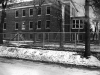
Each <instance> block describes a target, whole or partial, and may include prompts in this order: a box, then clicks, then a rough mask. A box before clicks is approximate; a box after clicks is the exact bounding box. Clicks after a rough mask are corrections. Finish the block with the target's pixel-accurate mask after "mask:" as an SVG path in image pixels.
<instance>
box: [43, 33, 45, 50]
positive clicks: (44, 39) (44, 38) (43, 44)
mask: <svg viewBox="0 0 100 75" xmlns="http://www.w3.org/2000/svg"><path fill="white" fill-rule="evenodd" d="M44 40H45V33H44V32H43V49H44Z"/></svg>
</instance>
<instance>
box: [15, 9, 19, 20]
mask: <svg viewBox="0 0 100 75" xmlns="http://www.w3.org/2000/svg"><path fill="white" fill-rule="evenodd" d="M16 12H18V10H15V18H18V16H19V13H18V16H16Z"/></svg>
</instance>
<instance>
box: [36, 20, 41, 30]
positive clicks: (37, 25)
mask: <svg viewBox="0 0 100 75" xmlns="http://www.w3.org/2000/svg"><path fill="white" fill-rule="evenodd" d="M39 21H40V22H41V25H42V21H41V20H38V21H37V29H41V26H40V28H39V27H38V22H39Z"/></svg>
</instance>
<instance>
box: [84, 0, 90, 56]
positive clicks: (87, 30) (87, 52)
mask: <svg viewBox="0 0 100 75" xmlns="http://www.w3.org/2000/svg"><path fill="white" fill-rule="evenodd" d="M85 18H86V20H85V53H84V56H85V57H86V58H88V57H89V56H90V55H91V53H90V23H89V0H85Z"/></svg>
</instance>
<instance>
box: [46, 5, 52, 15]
mask: <svg viewBox="0 0 100 75" xmlns="http://www.w3.org/2000/svg"><path fill="white" fill-rule="evenodd" d="M48 7H50V6H46V15H50V14H47V8H48ZM50 11H51V7H50Z"/></svg>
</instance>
